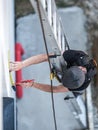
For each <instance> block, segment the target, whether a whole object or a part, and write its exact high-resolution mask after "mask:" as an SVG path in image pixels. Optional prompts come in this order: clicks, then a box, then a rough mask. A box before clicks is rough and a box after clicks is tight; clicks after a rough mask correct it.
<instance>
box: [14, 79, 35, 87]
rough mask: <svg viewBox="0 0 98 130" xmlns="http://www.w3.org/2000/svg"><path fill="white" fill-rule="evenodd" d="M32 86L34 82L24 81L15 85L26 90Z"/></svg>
mask: <svg viewBox="0 0 98 130" xmlns="http://www.w3.org/2000/svg"><path fill="white" fill-rule="evenodd" d="M33 84H34V80H29V81H28V80H24V81H21V82H20V83H16V85H20V86H22V87H25V88H28V87H32V86H33Z"/></svg>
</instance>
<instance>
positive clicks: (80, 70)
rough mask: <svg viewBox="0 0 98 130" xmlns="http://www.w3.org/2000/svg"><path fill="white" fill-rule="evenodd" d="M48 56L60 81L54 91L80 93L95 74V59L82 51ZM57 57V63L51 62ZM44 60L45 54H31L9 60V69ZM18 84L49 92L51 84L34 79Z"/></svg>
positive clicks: (46, 59)
mask: <svg viewBox="0 0 98 130" xmlns="http://www.w3.org/2000/svg"><path fill="white" fill-rule="evenodd" d="M49 58H50V60H51V59H52V66H53V73H54V74H55V75H56V77H57V79H58V80H59V82H60V83H61V84H60V85H58V86H53V92H54V93H60V92H68V91H72V92H73V93H74V95H80V94H82V93H83V92H84V90H85V89H86V88H87V87H88V85H89V83H90V82H91V80H92V79H93V77H94V75H95V74H96V66H97V63H96V61H95V60H94V59H91V58H90V57H89V56H88V55H87V54H86V53H85V52H83V51H80V50H66V51H65V52H64V53H63V55H62V56H57V57H56V55H54V54H49ZM57 58H59V64H58V65H56V62H53V61H55V59H57ZM45 61H48V56H47V54H39V55H36V56H32V57H30V58H28V59H26V60H24V61H16V62H10V71H18V70H20V69H22V68H24V67H27V66H30V65H32V64H38V63H42V62H45ZM18 84H19V85H21V86H22V87H34V88H37V89H40V90H42V91H45V92H51V85H48V84H41V83H37V82H35V81H34V80H31V81H29V82H27V81H26V82H25V81H21V82H20V83H18Z"/></svg>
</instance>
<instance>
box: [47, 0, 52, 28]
mask: <svg viewBox="0 0 98 130" xmlns="http://www.w3.org/2000/svg"><path fill="white" fill-rule="evenodd" d="M47 6H48V20H49V23H50V25H51V24H52V17H51V16H52V9H51V0H48V1H47Z"/></svg>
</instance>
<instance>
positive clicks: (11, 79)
mask: <svg viewBox="0 0 98 130" xmlns="http://www.w3.org/2000/svg"><path fill="white" fill-rule="evenodd" d="M8 65H9V68H10V51H9V52H8ZM9 77H10V83H11V86H12V88H13V90H14V91H16V87H15V83H14V81H13V78H12V74H11V72H9Z"/></svg>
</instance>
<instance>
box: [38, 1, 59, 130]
mask: <svg viewBox="0 0 98 130" xmlns="http://www.w3.org/2000/svg"><path fill="white" fill-rule="evenodd" d="M36 1H37V8H38V13H39V19H40V23H41V28H42V33H43V39H44V43H45V49H46V53H47V57H48V63H49V68H50V73H52V68H51V63H50V59H49V52H48V47H47V42H46V38H45V32H44V27H43V22H42V16H41V11H40V6H39V1H38V0H36ZM52 79H53V77H52V76H51V77H50V81H51V99H52V109H53V118H54V125H55V130H57V123H56V116H55V107H54V97H53V82H52Z"/></svg>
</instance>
